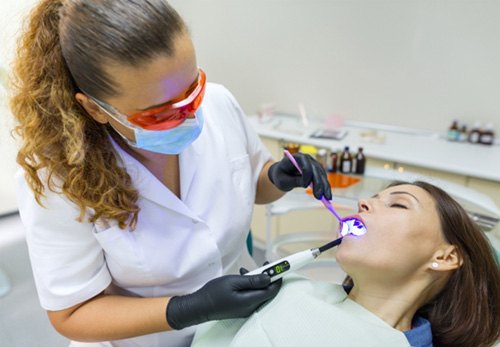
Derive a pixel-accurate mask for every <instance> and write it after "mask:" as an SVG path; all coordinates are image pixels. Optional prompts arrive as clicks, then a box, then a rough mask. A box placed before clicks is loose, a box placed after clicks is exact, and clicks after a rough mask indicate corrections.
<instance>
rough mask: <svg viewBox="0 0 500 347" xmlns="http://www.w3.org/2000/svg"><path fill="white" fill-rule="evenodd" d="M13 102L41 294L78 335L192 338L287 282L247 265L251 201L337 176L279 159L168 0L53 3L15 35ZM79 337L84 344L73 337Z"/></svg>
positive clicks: (123, 339)
mask: <svg viewBox="0 0 500 347" xmlns="http://www.w3.org/2000/svg"><path fill="white" fill-rule="evenodd" d="M14 75H15V80H14V86H13V88H14V89H13V91H12V92H13V97H12V99H11V108H12V112H13V114H14V117H15V119H16V122H17V126H16V133H17V134H18V136H19V138H20V140H21V147H20V150H19V153H18V163H19V164H20V165H21V167H22V169H23V170H22V172H20V175H19V176H18V180H17V182H18V187H17V189H18V196H19V201H18V202H19V209H20V214H21V218H22V221H23V223H24V225H25V226H26V229H27V242H28V248H29V254H30V259H31V264H32V268H33V273H34V278H35V282H36V286H37V291H38V295H39V299H40V303H41V305H42V307H43V308H44V309H46V310H47V312H48V316H49V319H50V321H51V322H52V325H53V326H54V327H55V329H56V330H57V331H58V332H60V333H61V334H62V335H64V336H66V337H68V338H69V339H71V340H73V342H72V344H71V345H72V346H119V347H128V346H152V347H154V346H188V345H189V344H190V342H191V339H192V334H193V330H194V327H195V325H196V324H199V323H202V322H205V321H208V320H214V319H226V318H236V317H245V316H248V315H250V314H251V313H252V312H253V311H254V310H255V309H256V308H258V307H259V306H260V305H262V304H263V303H264V302H266V301H268V300H270V299H272V298H273V297H274V296H275V295H276V294H277V293H278V291H279V287H280V285H281V283H274V284H270V280H269V277H268V276H267V275H257V276H241V275H238V274H237V273H238V269H239V268H240V267H241V266H246V267H249V268H252V267H254V266H255V263H253V261H252V259H251V257H250V255H249V254H248V251H247V249H246V243H245V240H246V237H247V234H248V230H249V228H250V222H251V215H252V210H253V205H254V203H260V204H264V203H269V202H272V201H274V200H276V199H278V198H279V197H281V196H282V195H283V194H284V192H286V191H289V190H291V189H292V188H294V187H299V186H300V187H306V186H308V185H309V184H311V183H312V184H313V186H314V195H315V197H316V198H321V197H322V196H323V195H324V196H325V197H326V198H328V199H331V191H330V186H329V184H328V181H327V179H326V174H325V172H324V170H323V169H322V168H321V166H320V165H319V164H318V163H317V162H316V161H315V160H314V159H312V158H311V157H309V156H306V155H302V154H297V155H296V157H295V158H296V159H297V161H298V162H299V165H301V168H302V171H303V175H299V174H297V171H296V169H295V168H294V167H293V165H292V164H291V162H290V161H289V160H288V159H286V158H284V159H283V160H281V161H279V162H276V163H273V161H272V160H271V156H270V154H269V153H268V151H267V150H266V149H265V148H264V146H263V145H262V143H261V142H260V141H259V138H258V136H257V135H256V134H255V132H254V131H253V130H252V129H251V128H250V127H249V125H248V124H247V120H246V118H245V115H244V114H243V111H242V110H241V108H240V107H239V105H238V103H237V102H236V101H235V99H234V97H233V96H232V95H231V94H230V92H229V91H227V90H226V89H225V88H224V87H222V86H220V85H216V84H210V83H207V82H206V76H205V73H204V71H203V70H202V69H201V68H199V67H198V64H197V61H196V55H195V50H194V48H193V44H192V41H191V39H190V37H189V34H188V29H187V28H186V25H185V23H184V22H183V20H182V19H181V18H180V17H179V15H178V14H177V12H176V11H175V10H174V9H173V8H171V7H170V5H169V4H168V3H167V2H166V1H164V0H133V1H132V0H126V1H125V0H95V1H87V0H42V1H40V2H39V3H38V5H37V6H36V7H35V8H34V9H33V11H32V13H31V15H30V17H29V22H28V25H27V27H26V31H25V32H24V33H23V36H22V37H21V40H20V42H19V46H18V50H17V55H16V61H15V65H14ZM76 341H79V342H76Z"/></svg>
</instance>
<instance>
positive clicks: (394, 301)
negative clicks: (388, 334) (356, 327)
mask: <svg viewBox="0 0 500 347" xmlns="http://www.w3.org/2000/svg"><path fill="white" fill-rule="evenodd" d="M367 282H369V283H367ZM429 292H430V283H428V282H427V281H424V280H416V279H413V280H411V281H406V282H401V283H394V282H391V283H380V282H374V281H362V280H354V287H353V288H352V290H351V291H350V293H349V298H350V299H351V300H353V301H355V302H357V303H358V304H360V305H361V306H363V307H364V308H366V309H367V310H369V311H370V312H372V313H373V314H375V315H376V316H378V317H379V318H381V319H382V320H383V321H385V322H386V323H387V324H389V325H391V326H392V327H394V328H395V329H397V330H400V331H406V330H409V329H411V323H412V320H413V317H414V316H415V312H416V311H417V310H418V309H419V308H420V307H421V306H423V304H424V303H425V301H426V298H427V297H428V293H429Z"/></svg>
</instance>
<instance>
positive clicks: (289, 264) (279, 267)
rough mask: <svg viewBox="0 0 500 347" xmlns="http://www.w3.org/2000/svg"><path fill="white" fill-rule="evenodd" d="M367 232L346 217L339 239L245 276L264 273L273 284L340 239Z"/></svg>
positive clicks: (341, 226)
mask: <svg viewBox="0 0 500 347" xmlns="http://www.w3.org/2000/svg"><path fill="white" fill-rule="evenodd" d="M366 232H367V230H366V227H365V226H364V224H363V222H361V221H360V220H359V219H357V218H355V217H347V218H346V219H344V220H343V222H342V223H341V224H340V235H341V236H340V237H339V238H338V239H336V240H333V241H331V242H329V243H327V244H325V245H323V246H321V247H317V248H311V249H306V250H305V251H301V252H298V253H295V254H291V255H289V256H287V257H284V258H281V259H279V260H276V261H275V262H272V263H270V264H267V265H264V266H261V267H260V268H258V269H255V270H253V271H250V272H247V273H246V274H245V275H247V276H249V275H259V274H263V273H266V274H268V275H269V277H271V282H274V281H276V280H278V279H280V278H281V277H283V276H284V275H285V274H288V273H290V272H292V271H296V270H298V269H300V268H302V267H304V266H305V265H307V264H309V263H311V262H312V261H314V259H316V258H317V257H318V256H319V255H320V254H321V253H323V252H324V251H326V250H329V249H330V248H333V247H335V246H338V245H340V243H341V242H342V239H343V238H344V237H345V236H347V235H349V234H352V235H355V236H362V235H364V234H366Z"/></svg>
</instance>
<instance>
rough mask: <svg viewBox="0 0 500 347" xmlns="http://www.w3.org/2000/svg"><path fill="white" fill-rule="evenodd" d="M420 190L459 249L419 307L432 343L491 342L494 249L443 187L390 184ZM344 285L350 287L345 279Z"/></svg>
mask: <svg viewBox="0 0 500 347" xmlns="http://www.w3.org/2000/svg"><path fill="white" fill-rule="evenodd" d="M403 184H411V185H414V186H417V187H420V188H422V189H424V190H425V191H426V192H427V193H429V194H430V195H431V197H432V198H433V199H434V201H435V202H436V208H437V212H438V215H439V219H440V223H441V230H442V232H443V235H444V237H445V239H446V240H447V241H448V242H449V243H450V244H452V245H455V246H456V247H457V249H458V253H459V255H460V258H461V260H462V261H463V263H462V266H460V267H459V268H458V269H456V270H454V272H453V273H452V274H451V277H450V278H449V280H448V282H447V283H446V285H445V286H444V288H443V290H442V291H441V292H440V293H439V294H438V295H436V296H435V297H434V298H433V299H432V300H431V301H430V302H428V303H426V304H425V305H424V306H423V307H421V308H420V309H419V310H418V311H417V315H420V316H422V317H424V318H426V319H428V320H429V321H430V323H431V327H432V338H433V344H434V346H436V347H459V346H464V347H486V346H492V345H493V344H494V343H495V342H496V341H497V340H498V338H499V336H500V307H499V305H500V267H499V266H498V264H497V262H496V260H495V255H494V251H493V248H492V247H491V245H490V243H489V241H488V239H487V238H486V236H485V235H484V233H483V232H482V231H481V230H480V229H479V226H478V225H477V224H476V223H474V222H473V221H472V219H471V218H470V217H469V215H468V214H467V212H466V211H465V210H464V208H463V207H462V206H461V205H460V204H459V203H458V202H457V201H455V200H454V199H453V198H452V197H451V196H450V195H448V193H446V192H445V191H443V190H442V189H440V188H438V187H436V186H434V185H432V184H429V183H426V182H421V181H417V182H413V183H408V182H400V181H397V182H393V183H391V184H390V185H389V186H388V188H389V187H394V186H398V185H403ZM344 284H347V285H352V284H353V282H352V279H351V278H350V277H347V278H346V280H345V281H344Z"/></svg>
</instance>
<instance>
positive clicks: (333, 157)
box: [328, 151, 339, 172]
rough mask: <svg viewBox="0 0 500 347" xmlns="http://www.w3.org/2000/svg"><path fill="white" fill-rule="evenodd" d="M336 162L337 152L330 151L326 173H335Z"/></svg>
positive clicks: (337, 159) (337, 158)
mask: <svg viewBox="0 0 500 347" xmlns="http://www.w3.org/2000/svg"><path fill="white" fill-rule="evenodd" d="M338 161H339V156H338V154H337V151H332V153H330V160H329V161H328V172H337V163H338Z"/></svg>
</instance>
